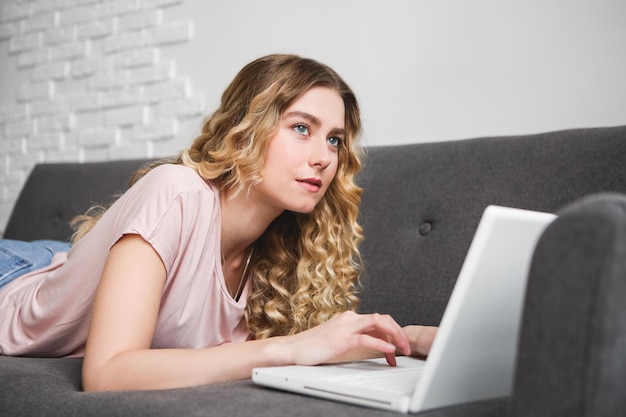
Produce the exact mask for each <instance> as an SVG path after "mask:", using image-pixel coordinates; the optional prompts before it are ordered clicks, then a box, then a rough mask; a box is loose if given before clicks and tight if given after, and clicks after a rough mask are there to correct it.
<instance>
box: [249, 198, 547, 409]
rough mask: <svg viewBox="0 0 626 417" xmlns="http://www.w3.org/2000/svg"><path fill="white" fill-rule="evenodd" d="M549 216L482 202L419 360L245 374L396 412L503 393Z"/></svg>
mask: <svg viewBox="0 0 626 417" xmlns="http://www.w3.org/2000/svg"><path fill="white" fill-rule="evenodd" d="M554 218H555V215H553V214H548V213H539V212H534V211H528V210H521V209H513V208H506V207H499V206H489V207H487V209H486V210H485V212H484V214H483V216H482V218H481V220H480V224H479V225H478V228H477V230H476V234H475V235H474V239H473V241H472V243H471V245H470V249H469V251H468V253H467V256H466V258H465V262H464V263H463V267H462V268H461V272H460V274H459V277H458V279H457V282H456V284H455V287H454V289H453V291H452V295H451V297H450V300H449V302H448V306H447V307H446V310H445V312H444V315H443V317H442V320H441V323H440V326H439V330H438V333H437V336H436V338H435V341H434V343H433V346H432V348H431V351H430V354H429V356H428V358H427V359H426V360H425V361H424V360H420V359H417V358H411V357H399V358H398V365H397V367H393V368H392V367H390V366H388V365H387V364H386V362H385V360H384V359H373V360H366V361H359V362H349V363H344V364H337V365H321V366H279V367H268V368H255V369H254V370H253V371H252V380H253V381H254V382H255V383H257V384H260V385H264V386H268V387H272V388H277V389H281V390H286V391H293V392H297V393H302V394H307V395H311V396H317V397H322V398H326V399H331V400H337V401H343V402H349V403H353V404H359V405H364V406H369V407H376V408H382V409H387V410H394V411H398V412H402V413H407V412H419V411H423V410H427V409H433V408H438V407H445V406H449V405H453V404H460V403H465V402H470V401H478V400H483V399H489V398H497V397H503V396H508V395H510V394H511V392H512V387H513V374H514V368H515V361H516V356H517V344H518V332H519V328H520V321H521V314H522V308H523V301H524V296H525V292H526V282H527V275H528V269H529V266H530V261H531V258H532V254H533V251H534V248H535V245H536V243H537V240H538V239H539V236H540V235H541V233H542V232H543V230H544V229H545V227H546V226H547V225H548V224H549V223H550V222H551V221H552V220H553V219H554ZM415 324H419V323H415Z"/></svg>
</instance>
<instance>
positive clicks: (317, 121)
mask: <svg viewBox="0 0 626 417" xmlns="http://www.w3.org/2000/svg"><path fill="white" fill-rule="evenodd" d="M283 117H301V118H303V119H306V120H307V121H308V122H309V123H311V124H312V125H313V126H315V127H320V126H321V125H322V121H321V120H320V119H319V118H317V117H315V116H314V115H312V114H311V113H307V112H304V111H299V110H295V111H291V112H289V113H285V114H284V115H283ZM330 134H331V135H345V134H346V130H345V129H340V128H338V127H336V128H334V129H332V130H331V131H330Z"/></svg>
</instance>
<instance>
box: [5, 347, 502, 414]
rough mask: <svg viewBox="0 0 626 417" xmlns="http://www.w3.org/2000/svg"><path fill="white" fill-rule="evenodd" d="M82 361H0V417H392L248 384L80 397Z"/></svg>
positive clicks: (477, 408) (484, 407)
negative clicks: (79, 383)
mask: <svg viewBox="0 0 626 417" xmlns="http://www.w3.org/2000/svg"><path fill="white" fill-rule="evenodd" d="M81 363H82V362H81V361H80V360H78V359H33V358H2V357H0V375H2V383H1V384H2V385H1V390H0V414H1V415H2V416H7V417H8V416H11V417H15V416H25V417H26V416H41V417H60V416H63V417H65V416H81V417H87V416H89V417H117V416H119V417H127V416H133V417H144V416H145V417H155V416H173V417H191V416H198V417H200V416H202V417H206V416H215V417H250V416H255V417H276V416H328V417H369V416H371V417H374V416H390V415H394V414H393V413H389V412H385V411H382V410H374V409H367V408H362V407H356V406H351V405H348V404H342V403H336V402H331V401H323V400H319V399H314V398H309V397H305V396H301V395H297V394H290V393H285V392H279V391H274V390H270V389H266V388H262V387H258V386H256V385H254V384H252V382H250V381H249V380H246V381H237V382H231V383H224V384H215V385H205V386H202V387H197V388H186V389H174V390H164V391H140V392H105V393H85V392H79V385H78V383H77V382H78V381H79V378H80V368H81ZM505 411H506V401H505V400H502V399H496V400H491V401H484V402H480V403H474V404H465V405H462V406H456V407H449V408H446V409H441V410H433V411H431V412H428V413H425V414H424V415H425V416H427V417H473V416H476V417H478V416H480V417H483V416H489V417H501V416H502V414H503V413H504V412H505Z"/></svg>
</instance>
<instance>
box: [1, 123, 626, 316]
mask: <svg viewBox="0 0 626 417" xmlns="http://www.w3.org/2000/svg"><path fill="white" fill-rule="evenodd" d="M145 162H147V161H113V162H101V163H89V164H43V165H38V166H36V167H35V169H34V170H33V171H32V173H31V175H30V177H29V178H28V180H27V182H26V185H25V186H24V189H23V190H22V193H21V194H20V196H19V198H18V201H17V203H16V205H15V208H14V210H13V213H12V215H11V217H10V220H9V223H8V224H7V227H6V231H5V237H6V238H14V239H23V240H33V239H42V238H47V239H67V238H68V237H69V236H70V234H71V230H70V229H69V227H68V226H67V222H68V221H69V220H70V219H71V218H72V217H74V216H75V215H76V214H80V213H82V212H84V211H85V210H86V209H87V208H89V207H90V206H92V205H94V204H97V203H106V202H107V200H108V199H109V198H110V196H111V195H113V194H115V193H119V192H123V191H124V190H125V189H126V187H127V185H126V184H127V181H128V178H129V176H130V174H131V172H133V171H134V170H135V169H136V168H138V167H139V166H140V165H141V164H142V163H145ZM365 167H366V168H365V169H364V171H363V172H362V173H361V174H360V176H359V179H358V180H359V183H360V185H361V186H362V187H363V188H364V193H363V204H362V211H361V224H362V225H363V227H364V233H365V240H364V241H363V244H362V246H361V252H362V255H363V258H364V261H365V267H366V271H365V274H364V275H363V278H362V282H363V289H362V291H361V300H362V302H361V311H364V312H369V311H377V312H381V313H389V314H392V315H393V316H394V317H395V318H396V319H397V320H398V321H399V322H400V323H402V324H408V323H421V324H438V323H439V321H440V319H441V316H442V314H443V311H444V309H445V307H446V305H447V301H448V298H449V296H450V293H451V291H452V287H453V286H454V283H455V281H456V277H457V275H458V273H459V270H460V269H461V265H462V263H463V260H464V258H465V253H466V252H467V249H468V248H469V245H470V242H471V240H472V237H473V234H474V231H475V229H476V226H477V225H478V221H479V220H480V216H481V214H482V212H483V210H484V209H485V207H487V206H488V205H490V204H497V205H504V206H510V207H517V208H525V209H532V210H539V211H547V212H555V211H557V210H559V209H560V208H562V207H563V206H565V205H566V204H568V203H569V202H571V201H573V200H575V199H578V198H580V197H582V196H585V195H588V194H594V193H598V192H604V191H616V192H622V193H626V126H624V127H615V128H599V129H578V130H569V131H561V132H552V133H544V134H539V135H529V136H518V137H499V138H478V139H468V140H460V141H450V142H439V143H421V144H410V145H402V146H388V147H372V148H369V149H368V155H367V158H366V164H365Z"/></svg>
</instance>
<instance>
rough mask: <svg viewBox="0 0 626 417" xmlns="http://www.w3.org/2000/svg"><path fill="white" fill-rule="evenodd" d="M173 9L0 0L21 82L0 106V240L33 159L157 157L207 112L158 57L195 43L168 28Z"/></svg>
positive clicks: (161, 3)
mask: <svg viewBox="0 0 626 417" xmlns="http://www.w3.org/2000/svg"><path fill="white" fill-rule="evenodd" d="M180 3H182V0H2V2H1V3H0V43H4V44H5V49H6V50H8V54H9V55H8V57H6V59H8V60H10V61H12V62H14V65H15V69H16V71H18V73H19V74H20V75H21V76H23V77H21V78H23V79H25V80H27V81H26V82H24V83H23V84H22V85H19V86H18V87H17V94H16V97H15V102H14V103H12V104H10V105H6V106H3V107H2V108H0V151H1V152H0V233H1V232H2V230H4V226H5V225H6V222H7V220H8V217H9V215H10V212H11V209H12V207H13V204H14V202H15V199H16V198H17V196H18V194H19V191H20V189H21V187H22V185H23V183H24V181H25V179H26V177H27V175H28V173H29V172H30V170H31V169H32V167H33V165H34V164H35V163H37V162H61V161H78V162H83V161H94V160H109V159H119V158H145V157H157V156H164V155H165V154H166V153H167V154H169V153H171V150H172V149H180V148H182V147H183V146H185V145H186V143H182V142H181V143H180V144H178V143H177V142H179V139H178V138H177V134H178V131H179V125H180V123H181V122H183V121H184V120H186V119H188V118H190V117H196V118H197V117H199V116H200V115H201V114H203V113H204V110H205V109H204V98H203V97H202V96H201V95H194V94H193V93H192V91H191V88H190V81H189V79H188V78H187V77H184V76H182V75H180V74H177V73H176V70H175V68H176V66H175V63H174V62H163V61H162V60H161V59H160V53H159V52H160V51H159V48H160V47H161V46H164V45H172V44H177V43H182V42H187V41H189V40H190V39H191V38H192V37H193V24H192V23H191V22H184V21H173V22H168V21H167V14H168V10H169V9H170V8H171V7H175V6H176V5H179V4H180ZM2 59H5V57H3V58H2ZM186 140H191V138H186Z"/></svg>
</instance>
